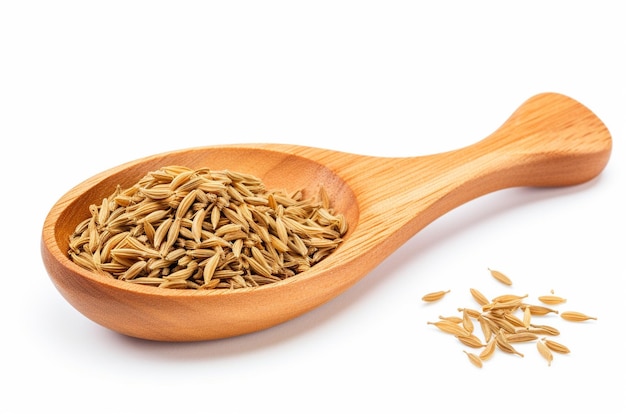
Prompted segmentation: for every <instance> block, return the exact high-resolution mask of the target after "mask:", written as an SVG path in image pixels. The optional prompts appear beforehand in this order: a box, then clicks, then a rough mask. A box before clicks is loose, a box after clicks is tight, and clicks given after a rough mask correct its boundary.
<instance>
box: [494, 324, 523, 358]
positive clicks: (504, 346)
mask: <svg viewBox="0 0 626 417" xmlns="http://www.w3.org/2000/svg"><path fill="white" fill-rule="evenodd" d="M496 344H497V345H498V347H499V348H500V350H502V351H503V352H506V353H512V354H514V355H518V356H519V357H521V358H523V357H524V354H523V353H520V352H518V351H517V350H515V348H514V347H513V346H512V345H511V344H510V343H509V342H508V341H507V340H506V336H505V334H504V331H503V330H502V329H500V331H499V332H498V333H496Z"/></svg>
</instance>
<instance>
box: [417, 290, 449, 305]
mask: <svg viewBox="0 0 626 417" xmlns="http://www.w3.org/2000/svg"><path fill="white" fill-rule="evenodd" d="M449 292H450V290H448V291H435V292H431V293H428V294H426V295H425V296H423V297H422V300H423V301H426V302H427V303H432V302H433V301H438V300H441V299H442V298H443V296H444V295H446V294H447V293H449Z"/></svg>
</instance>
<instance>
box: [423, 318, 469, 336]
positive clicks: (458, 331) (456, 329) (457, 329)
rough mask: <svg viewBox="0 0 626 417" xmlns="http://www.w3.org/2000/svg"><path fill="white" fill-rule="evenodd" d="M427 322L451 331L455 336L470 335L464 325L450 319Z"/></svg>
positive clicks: (445, 330)
mask: <svg viewBox="0 0 626 417" xmlns="http://www.w3.org/2000/svg"><path fill="white" fill-rule="evenodd" d="M427 324H432V325H433V326H435V327H437V328H438V329H439V330H441V331H442V332H446V333H450V334H453V335H455V336H468V335H469V333H468V332H467V330H465V329H464V328H463V327H461V326H459V325H458V324H455V323H452V322H449V321H445V320H440V321H435V322H431V321H429V322H428V323H427Z"/></svg>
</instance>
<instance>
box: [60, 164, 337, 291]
mask: <svg viewBox="0 0 626 417" xmlns="http://www.w3.org/2000/svg"><path fill="white" fill-rule="evenodd" d="M89 211H90V212H91V216H90V217H89V218H87V219H85V220H84V221H82V222H81V223H80V224H79V225H77V227H76V229H75V231H74V233H73V234H72V236H71V237H70V244H69V256H70V258H71V259H72V260H73V261H74V262H75V263H76V264H78V265H80V266H82V267H84V268H86V269H88V270H91V271H94V272H98V273H103V274H106V275H108V276H110V277H112V278H115V279H119V280H123V281H126V282H131V283H137V284H145V285H151V286H158V287H162V288H174V289H214V288H216V289H219V288H229V289H232V288H243V287H254V286H259V285H263V284H269V283H273V282H276V281H280V280H282V279H285V278H289V277H292V276H294V275H296V274H298V273H300V272H303V271H306V270H307V269H309V268H311V266H313V265H314V264H316V263H317V262H319V261H321V260H322V259H324V258H325V257H326V256H328V255H329V254H330V253H331V252H332V251H334V250H335V249H336V248H337V246H338V245H339V244H340V243H341V239H342V236H343V235H344V234H345V233H346V231H347V224H346V221H345V218H344V217H343V215H341V214H335V213H334V212H333V209H332V208H331V207H330V203H329V197H328V195H327V193H326V191H325V190H324V189H323V188H320V190H319V193H318V195H317V196H316V198H315V199H311V198H308V199H306V198H304V196H303V194H302V192H301V191H296V192H293V193H287V192H285V191H281V190H273V191H268V190H266V188H265V186H264V184H263V183H262V182H261V181H260V180H259V179H258V178H256V177H254V176H251V175H248V174H242V173H238V172H232V171H228V170H222V171H211V170H209V169H195V170H194V169H190V168H187V167H182V166H167V167H163V168H161V169H159V170H156V171H153V172H149V173H148V174H146V175H145V176H144V177H143V178H142V179H140V180H139V181H138V182H137V183H136V184H134V185H133V186H131V187H129V188H127V189H122V188H121V187H120V186H118V187H117V188H116V190H115V191H114V192H113V193H112V194H111V195H110V196H109V197H106V198H104V199H103V200H102V203H101V204H100V205H96V204H92V205H91V206H90V207H89Z"/></svg>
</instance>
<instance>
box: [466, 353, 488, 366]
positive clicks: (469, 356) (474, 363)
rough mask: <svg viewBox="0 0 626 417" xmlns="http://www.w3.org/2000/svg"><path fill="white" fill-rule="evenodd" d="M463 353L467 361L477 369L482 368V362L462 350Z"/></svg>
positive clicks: (474, 355) (472, 354) (475, 356)
mask: <svg viewBox="0 0 626 417" xmlns="http://www.w3.org/2000/svg"><path fill="white" fill-rule="evenodd" d="M463 352H465V354H466V355H467V357H468V358H469V361H470V362H471V363H472V364H473V365H474V366H476V367H477V368H482V367H483V361H482V360H481V359H480V358H479V357H478V356H477V355H476V354H474V353H471V352H468V351H466V350H464V351H463Z"/></svg>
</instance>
